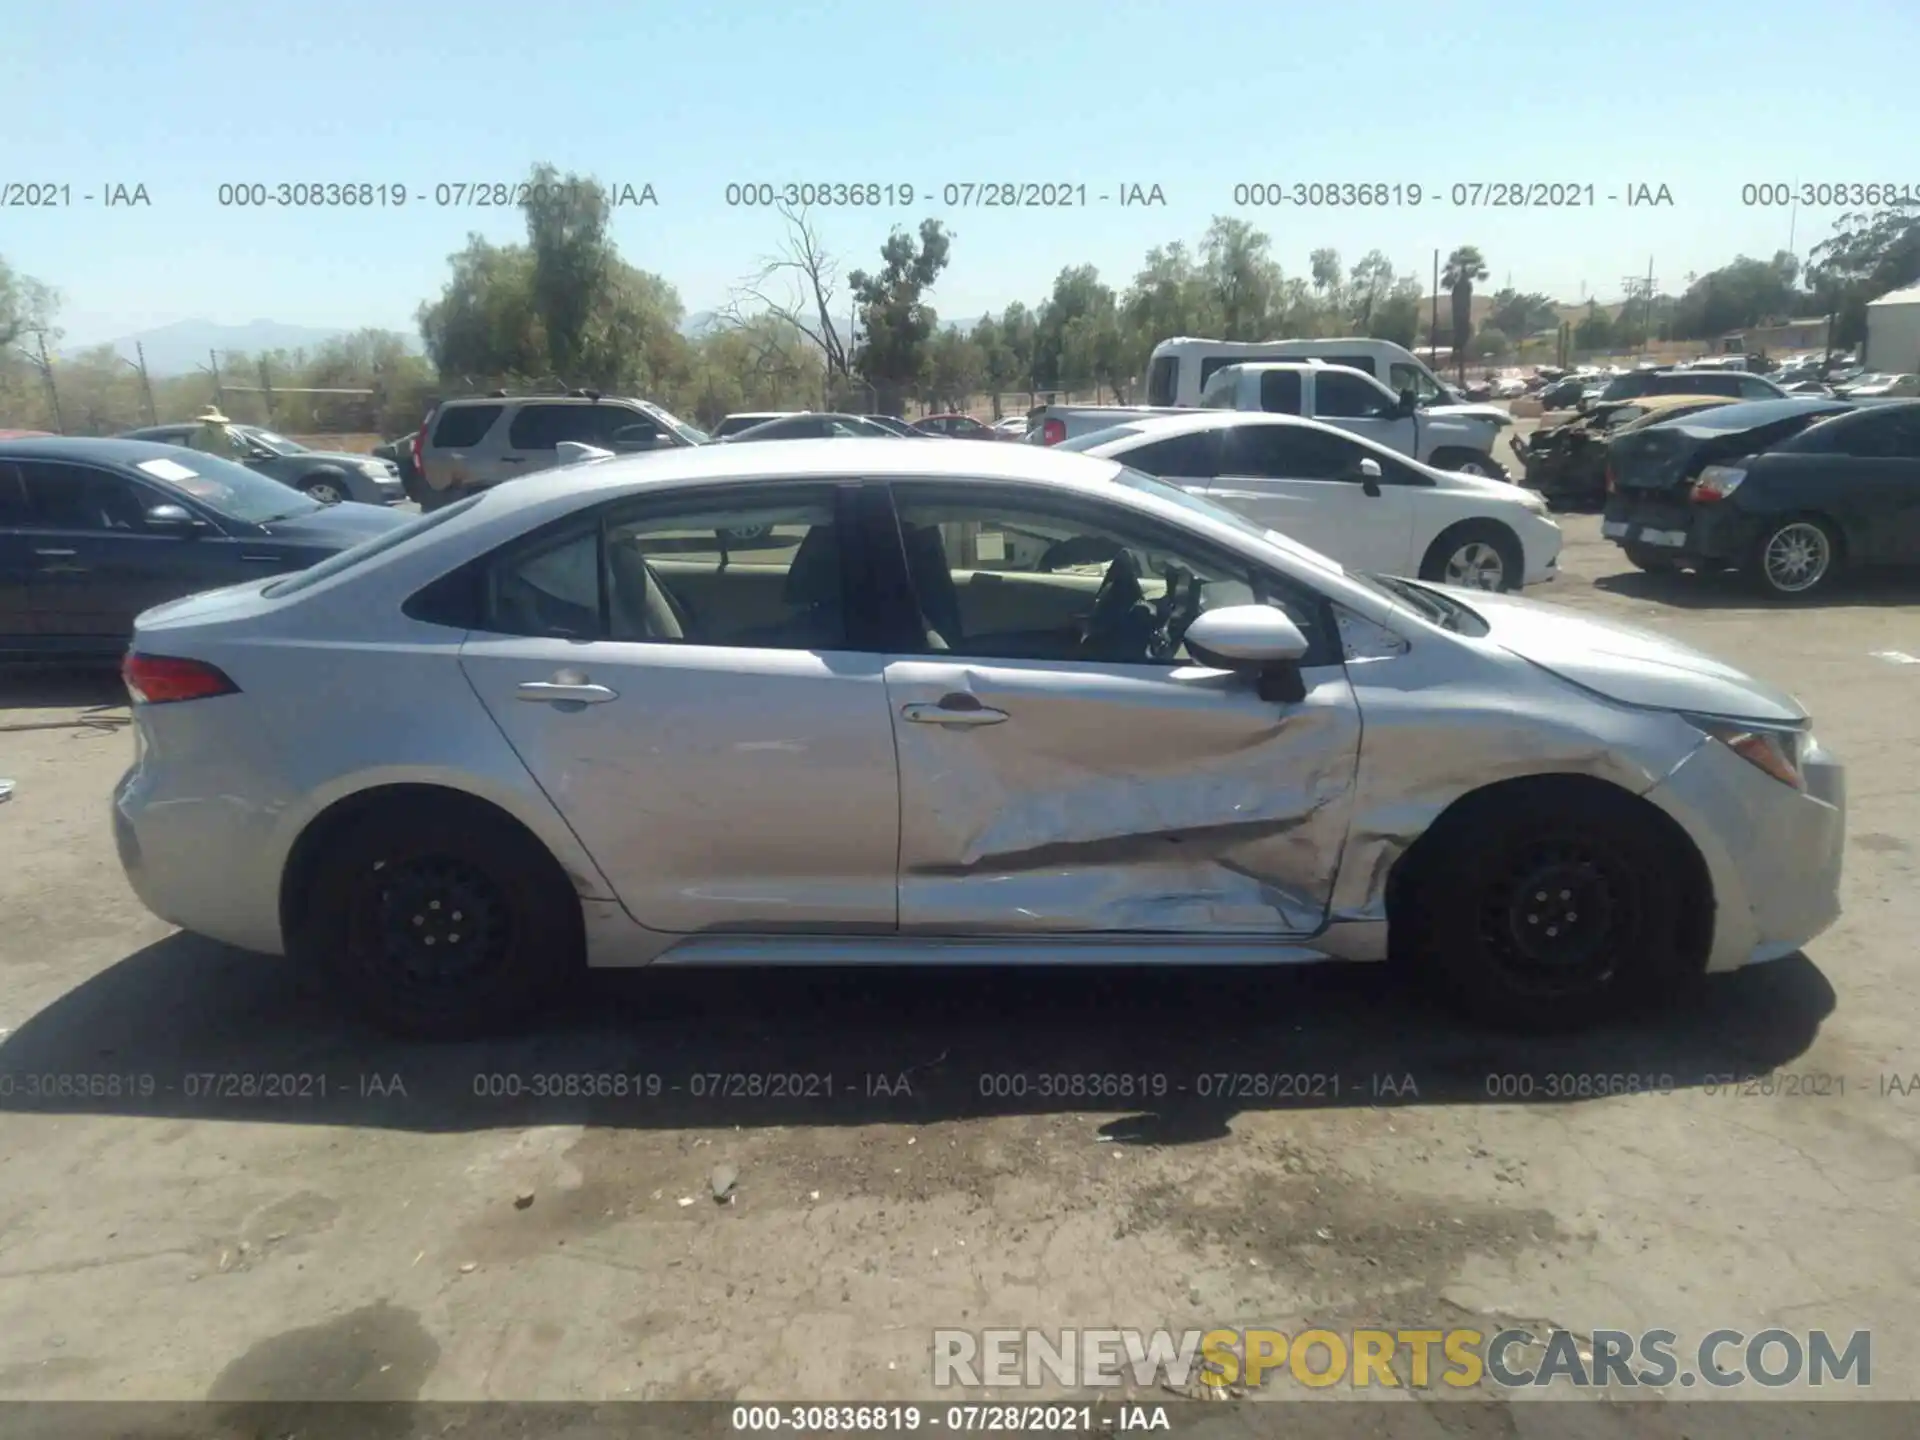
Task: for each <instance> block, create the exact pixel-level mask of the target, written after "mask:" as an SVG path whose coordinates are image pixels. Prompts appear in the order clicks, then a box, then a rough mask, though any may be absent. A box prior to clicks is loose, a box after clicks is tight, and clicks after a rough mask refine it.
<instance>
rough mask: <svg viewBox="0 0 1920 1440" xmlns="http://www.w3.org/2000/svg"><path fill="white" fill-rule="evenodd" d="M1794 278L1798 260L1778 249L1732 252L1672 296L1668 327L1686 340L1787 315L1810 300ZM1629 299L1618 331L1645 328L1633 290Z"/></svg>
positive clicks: (1642, 306) (1717, 334)
mask: <svg viewBox="0 0 1920 1440" xmlns="http://www.w3.org/2000/svg"><path fill="white" fill-rule="evenodd" d="M1798 278H1799V262H1798V261H1797V260H1796V259H1795V258H1794V257H1793V256H1792V255H1791V254H1789V253H1787V252H1786V251H1784V250H1783V251H1780V252H1779V253H1777V254H1776V255H1775V256H1774V257H1773V258H1772V259H1771V260H1757V259H1754V258H1753V257H1752V256H1748V255H1738V256H1735V257H1734V258H1733V260H1731V261H1729V262H1728V263H1727V264H1725V265H1722V266H1720V267H1719V268H1718V269H1717V270H1712V271H1709V272H1708V273H1707V274H1705V275H1702V276H1700V277H1699V278H1698V279H1697V280H1695V281H1694V282H1693V283H1692V284H1691V285H1689V286H1688V287H1687V289H1686V293H1685V294H1683V295H1681V296H1680V297H1679V299H1678V300H1676V301H1673V302H1672V304H1671V307H1670V319H1669V325H1670V327H1671V329H1672V333H1673V334H1674V335H1675V336H1677V337H1679V338H1681V339H1686V340H1699V339H1715V338H1717V337H1719V336H1721V335H1724V334H1726V333H1727V332H1728V331H1729V330H1740V329H1745V328H1746V327H1748V326H1752V325H1765V324H1769V323H1771V322H1775V321H1780V320H1788V319H1791V318H1793V316H1794V314H1795V313H1796V312H1798V311H1800V310H1801V309H1802V308H1803V307H1806V306H1808V305H1810V304H1811V303H1812V302H1811V299H1810V297H1808V296H1806V295H1805V294H1804V293H1803V292H1802V291H1800V290H1799V288H1798V287H1797V285H1796V283H1795V282H1796V281H1797V279H1798ZM1631 305H1632V313H1631V314H1630V315H1629V314H1623V315H1622V316H1621V320H1620V323H1619V325H1618V326H1617V327H1616V328H1617V329H1619V330H1620V331H1621V332H1622V333H1640V332H1641V331H1644V330H1645V328H1646V313H1645V310H1646V307H1645V305H1644V303H1643V302H1642V301H1641V299H1640V298H1639V297H1637V296H1636V297H1634V299H1633V301H1632V302H1631ZM1656 313H1658V312H1657V311H1656Z"/></svg>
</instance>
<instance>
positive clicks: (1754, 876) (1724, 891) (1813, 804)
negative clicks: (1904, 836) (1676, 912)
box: [1647, 740, 1847, 971]
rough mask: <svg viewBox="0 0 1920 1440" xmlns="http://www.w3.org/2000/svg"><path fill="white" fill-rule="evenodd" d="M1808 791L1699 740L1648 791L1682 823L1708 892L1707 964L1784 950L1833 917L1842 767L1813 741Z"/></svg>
mask: <svg viewBox="0 0 1920 1440" xmlns="http://www.w3.org/2000/svg"><path fill="white" fill-rule="evenodd" d="M1805 771H1806V776H1807V789H1806V790H1805V791H1800V790H1795V789H1793V788H1792V787H1791V786H1787V785H1783V784H1781V783H1780V782H1779V781H1777V780H1775V779H1773V778H1771V777H1770V776H1767V775H1765V774H1763V773H1762V772H1761V771H1760V770H1758V769H1756V768H1755V767H1754V766H1753V765H1751V764H1749V763H1748V762H1747V761H1745V760H1742V759H1741V758H1740V757H1739V756H1737V755H1735V754H1734V753H1733V751H1731V750H1729V749H1728V748H1727V747H1726V746H1724V745H1722V744H1720V743H1719V742H1718V741H1713V740H1704V741H1702V743H1701V744H1700V746H1699V747H1698V748H1697V749H1695V750H1694V751H1693V752H1692V753H1691V754H1689V755H1688V756H1687V758H1686V759H1685V760H1683V761H1681V763H1680V764H1679V765H1678V766H1677V767H1675V769H1674V770H1673V772H1672V773H1671V774H1670V775H1668V776H1667V778H1666V779H1665V780H1663V781H1661V783H1660V784H1658V785H1656V786H1655V787H1654V788H1653V789H1652V790H1650V791H1649V792H1648V793H1647V799H1649V800H1651V801H1652V802H1654V803H1655V804H1657V805H1659V806H1660V808H1661V809H1663V810H1665V811H1666V812H1667V813H1668V814H1669V815H1671V816H1673V818H1674V819H1675V820H1677V821H1678V822H1679V823H1680V826H1681V828H1682V829H1684V830H1685V831H1686V832H1687V833H1688V835H1690V836H1691V837H1692V839H1693V841H1694V844H1695V846H1696V847H1697V848H1698V849H1699V851H1700V854H1701V858H1702V859H1703V860H1704V861H1705V862H1706V866H1707V874H1708V878H1709V881H1710V883H1711V885H1712V888H1713V945H1712V949H1711V950H1710V952H1709V954H1708V960H1707V969H1708V970H1711V971H1720V970H1736V969H1738V968H1740V967H1741V966H1743V965H1749V964H1755V963H1758V962H1760V961H1764V960H1777V959H1780V958H1781V957H1783V956H1786V955H1791V954H1793V953H1794V952H1795V951H1797V950H1798V949H1800V947H1801V946H1803V945H1805V944H1806V943H1807V942H1808V941H1810V940H1812V939H1814V937H1816V936H1818V935H1819V934H1821V933H1822V932H1823V931H1825V930H1826V929H1827V928H1828V927H1829V926H1831V925H1832V924H1833V922H1834V921H1835V920H1837V919H1838V918H1839V916H1840V873H1841V858H1842V855H1843V853H1844V851H1845V849H1846V807H1847V792H1846V771H1845V767H1843V766H1842V765H1841V764H1840V762H1839V761H1838V760H1837V759H1835V758H1834V757H1833V756H1832V755H1830V754H1828V753H1827V752H1826V751H1824V750H1822V749H1821V748H1820V747H1819V745H1818V743H1817V742H1814V743H1813V744H1812V746H1811V748H1810V750H1809V752H1808V755H1807V757H1806V766H1805Z"/></svg>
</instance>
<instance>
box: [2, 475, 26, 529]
mask: <svg viewBox="0 0 1920 1440" xmlns="http://www.w3.org/2000/svg"><path fill="white" fill-rule="evenodd" d="M26 523H27V488H26V486H25V485H24V484H23V483H22V482H21V479H20V469H19V467H18V466H17V465H15V464H13V463H12V462H11V461H9V460H0V528H4V527H10V526H15V525H24V524H26Z"/></svg>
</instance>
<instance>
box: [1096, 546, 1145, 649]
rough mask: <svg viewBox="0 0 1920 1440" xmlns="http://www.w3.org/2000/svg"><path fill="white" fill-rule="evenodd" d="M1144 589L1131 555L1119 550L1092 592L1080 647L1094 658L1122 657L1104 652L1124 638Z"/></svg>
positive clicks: (1142, 599)
mask: <svg viewBox="0 0 1920 1440" xmlns="http://www.w3.org/2000/svg"><path fill="white" fill-rule="evenodd" d="M1145 600H1146V592H1145V591H1143V590H1142V589H1141V588H1140V571H1139V568H1138V567H1137V566H1136V565H1135V564H1134V562H1133V556H1131V555H1129V554H1128V553H1127V552H1126V551H1124V550H1122V551H1121V552H1120V553H1119V554H1118V555H1116V556H1115V557H1114V559H1113V563H1112V564H1111V565H1109V566H1107V573H1106V574H1105V575H1103V576H1102V577H1101V579H1100V588H1099V589H1098V590H1097V591H1095V592H1094V596H1093V609H1092V610H1090V611H1088V612H1087V625H1086V632H1085V634H1083V635H1082V636H1081V640H1080V644H1081V648H1082V649H1083V650H1085V651H1086V652H1087V653H1088V654H1089V655H1090V656H1093V657H1094V658H1097V659H1114V658H1125V657H1124V656H1113V655H1109V654H1108V653H1107V652H1108V651H1110V650H1117V649H1119V648H1120V645H1121V643H1122V642H1123V641H1124V640H1125V639H1126V638H1127V630H1128V629H1129V621H1130V620H1131V618H1132V616H1133V613H1134V609H1135V607H1136V606H1143V602H1144V601H1145Z"/></svg>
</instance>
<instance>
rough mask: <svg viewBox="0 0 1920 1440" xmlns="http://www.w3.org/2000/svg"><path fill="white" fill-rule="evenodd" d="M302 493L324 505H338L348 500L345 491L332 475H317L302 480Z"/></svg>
mask: <svg viewBox="0 0 1920 1440" xmlns="http://www.w3.org/2000/svg"><path fill="white" fill-rule="evenodd" d="M300 493H301V494H302V495H305V496H306V497H307V498H308V499H310V500H318V501H319V502H320V503H321V504H322V505H338V504H339V503H340V502H341V501H342V500H345V499H346V498H347V492H346V491H345V489H343V488H342V487H341V484H340V482H339V481H338V480H336V479H334V478H333V477H332V476H331V475H315V476H313V477H311V478H310V479H306V480H302V481H301V482H300Z"/></svg>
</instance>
